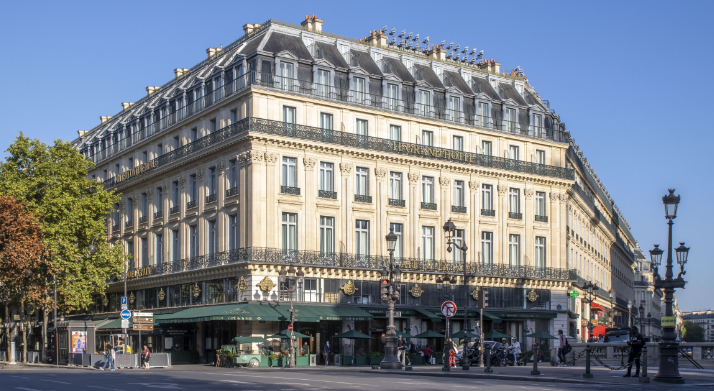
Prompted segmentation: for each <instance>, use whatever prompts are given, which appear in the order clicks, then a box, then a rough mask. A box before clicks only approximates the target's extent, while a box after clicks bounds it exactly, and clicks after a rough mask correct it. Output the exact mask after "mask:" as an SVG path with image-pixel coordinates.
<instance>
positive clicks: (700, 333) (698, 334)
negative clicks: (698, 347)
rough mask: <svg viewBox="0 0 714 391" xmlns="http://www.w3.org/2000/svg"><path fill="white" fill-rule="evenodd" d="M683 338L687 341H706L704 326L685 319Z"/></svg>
mask: <svg viewBox="0 0 714 391" xmlns="http://www.w3.org/2000/svg"><path fill="white" fill-rule="evenodd" d="M682 339H683V340H684V341H686V342H704V329H703V328H702V326H700V325H698V324H696V323H692V322H691V321H688V320H685V321H684V323H683V324H682Z"/></svg>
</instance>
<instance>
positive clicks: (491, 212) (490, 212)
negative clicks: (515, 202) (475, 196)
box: [481, 209, 496, 217]
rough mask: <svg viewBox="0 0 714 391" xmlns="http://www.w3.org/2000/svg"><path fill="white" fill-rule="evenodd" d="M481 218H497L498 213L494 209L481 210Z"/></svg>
mask: <svg viewBox="0 0 714 391" xmlns="http://www.w3.org/2000/svg"><path fill="white" fill-rule="evenodd" d="M481 216H491V217H494V216H496V211H495V210H494V209H481Z"/></svg>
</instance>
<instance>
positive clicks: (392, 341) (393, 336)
mask: <svg viewBox="0 0 714 391" xmlns="http://www.w3.org/2000/svg"><path fill="white" fill-rule="evenodd" d="M398 239H399V237H398V236H397V235H396V234H395V233H394V230H393V229H390V230H389V233H388V234H387V236H386V240H387V251H389V270H387V269H386V268H384V269H382V288H381V289H382V300H387V305H388V307H387V308H388V311H387V312H388V313H389V324H388V325H387V333H386V335H385V338H384V359H383V360H382V363H381V364H380V366H379V367H380V368H381V369H401V368H402V363H401V362H400V361H399V357H397V332H396V330H395V328H394V302H395V301H396V300H397V299H399V291H398V290H397V289H395V288H396V287H397V284H398V283H399V282H400V281H401V279H402V271H401V270H399V268H398V267H395V266H394V249H395V248H396V246H397V240H398Z"/></svg>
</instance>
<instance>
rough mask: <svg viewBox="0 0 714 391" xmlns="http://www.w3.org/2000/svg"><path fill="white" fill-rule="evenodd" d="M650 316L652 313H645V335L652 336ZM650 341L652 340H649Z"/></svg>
mask: <svg viewBox="0 0 714 391" xmlns="http://www.w3.org/2000/svg"><path fill="white" fill-rule="evenodd" d="M651 317H652V313H650V312H648V313H647V335H645V337H648V336H649V338H652V329H651V328H650V318H651ZM650 342H652V341H650Z"/></svg>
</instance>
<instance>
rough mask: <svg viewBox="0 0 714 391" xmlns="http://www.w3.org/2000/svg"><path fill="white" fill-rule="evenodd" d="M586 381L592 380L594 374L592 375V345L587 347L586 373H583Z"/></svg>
mask: <svg viewBox="0 0 714 391" xmlns="http://www.w3.org/2000/svg"><path fill="white" fill-rule="evenodd" d="M583 378H584V379H592V378H593V374H592V373H590V345H587V346H586V347H585V373H583Z"/></svg>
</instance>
